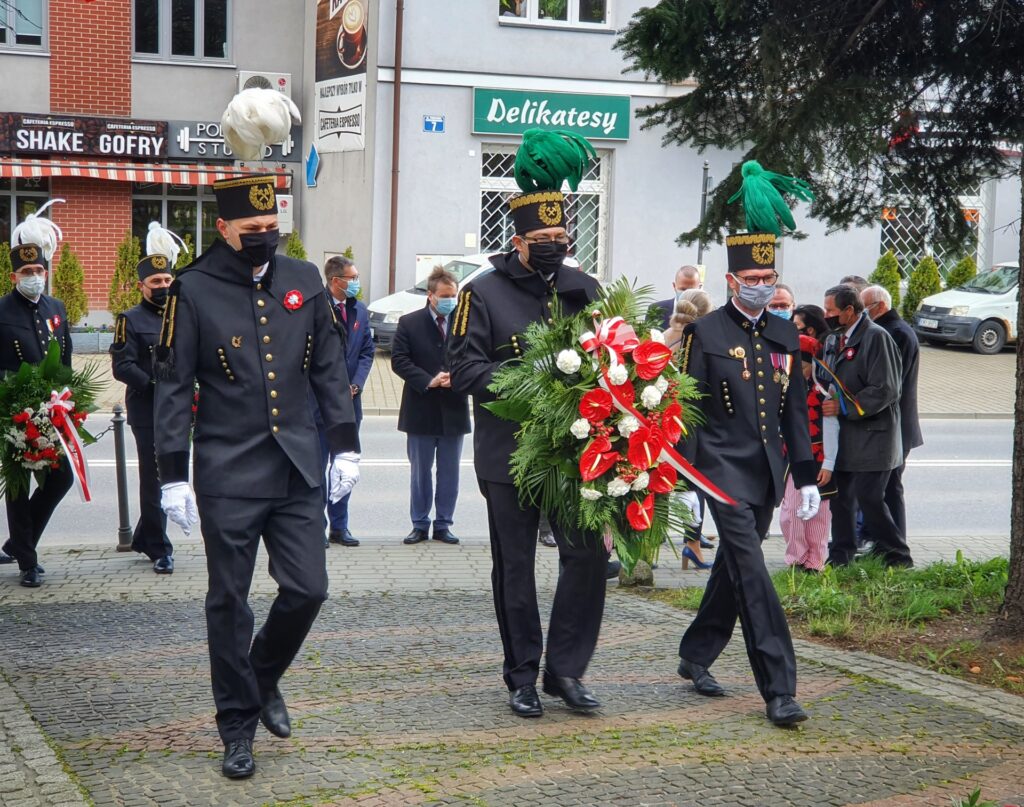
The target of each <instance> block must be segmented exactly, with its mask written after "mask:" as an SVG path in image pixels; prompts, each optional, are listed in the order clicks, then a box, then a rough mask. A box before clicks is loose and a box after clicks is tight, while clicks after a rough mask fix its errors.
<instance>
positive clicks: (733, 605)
mask: <svg viewBox="0 0 1024 807" xmlns="http://www.w3.org/2000/svg"><path fill="white" fill-rule="evenodd" d="M707 503H708V508H709V509H710V510H711V515H712V516H713V517H714V519H715V524H717V525H718V552H717V553H715V563H714V566H712V567H711V577H710V578H709V579H708V583H707V588H705V589H704V598H703V599H702V600H701V603H700V608H699V609H698V611H697V616H696V617H695V618H694V620H693V622H692V623H691V624H690V627H689V628H687V630H686V633H684V634H683V638H682V641H681V642H680V643H679V655H680V657H682V658H685V659H687V660H688V661H692V662H695V663H696V664H700V665H703V666H705V667H710V666H711V665H712V664H713V663H714V662H715V659H717V658H718V657H719V655H721V653H722V651H723V650H724V649H725V646H726V645H727V644H728V643H729V639H730V637H731V636H732V631H733V628H734V627H735V626H736V619H737V617H738V618H739V620H740V625H741V627H742V628H743V641H744V642H745V643H746V646H747V658H749V659H750V667H751V669H752V670H753V671H754V680H755V681H756V682H757V688H758V690H759V691H760V692H761V697H763V698H764V699H765V700H766V701H768V700H770V699H771V698H773V697H775V696H776V695H795V694H796V658H795V656H794V653H793V640H792V639H791V638H790V635H789V625H788V624H787V623H786V614H785V613H784V612H783V610H782V605H781V604H780V603H779V598H778V595H777V594H776V593H775V587H774V586H773V585H772V580H771V577H770V575H769V574H768V569H767V567H766V566H765V565H764V554H763V553H762V551H761V542H762V541H763V540H764V539H765V536H767V534H768V527H769V526H770V525H771V521H772V513H773V512H774V511H775V506H774V503H773V502H771V501H769V502H767V503H766V504H763V505H751V504H748V503H747V502H740V503H739V504H737V505H736V506H735V507H732V506H729V505H725V504H719V503H718V502H716V501H714V500H713V499H708V500H707Z"/></svg>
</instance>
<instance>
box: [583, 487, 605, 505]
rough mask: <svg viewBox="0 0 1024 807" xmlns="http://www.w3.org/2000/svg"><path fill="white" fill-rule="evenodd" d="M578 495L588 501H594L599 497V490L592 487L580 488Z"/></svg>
mask: <svg viewBox="0 0 1024 807" xmlns="http://www.w3.org/2000/svg"><path fill="white" fill-rule="evenodd" d="M580 496H581V497H582V498H584V499H586V500H587V501H588V502H596V501H597V500H598V499H600V498H601V491H599V490H595V489H594V488H580Z"/></svg>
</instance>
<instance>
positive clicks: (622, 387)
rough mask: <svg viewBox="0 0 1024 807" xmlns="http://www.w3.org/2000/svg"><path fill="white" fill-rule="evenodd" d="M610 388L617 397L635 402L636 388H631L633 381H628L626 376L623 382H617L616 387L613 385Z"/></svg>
mask: <svg viewBox="0 0 1024 807" xmlns="http://www.w3.org/2000/svg"><path fill="white" fill-rule="evenodd" d="M612 390H613V391H614V392H615V395H616V396H617V397H619V398H621V399H622V400H624V401H626V402H627V403H635V402H636V390H635V389H634V388H633V382H632V381H630V380H629V379H628V378H627V379H626V380H625V381H624V382H623V383H621V384H619V385H618V386H617V387H616V386H613V387H612Z"/></svg>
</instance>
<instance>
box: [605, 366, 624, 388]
mask: <svg viewBox="0 0 1024 807" xmlns="http://www.w3.org/2000/svg"><path fill="white" fill-rule="evenodd" d="M608 380H609V381H611V382H612V385H613V386H616V387H617V386H619V385H620V384H625V383H626V382H627V381H629V371H628V370H627V369H626V366H625V365H624V364H616V365H615V366H614V367H612V368H611V369H610V370H609V371H608Z"/></svg>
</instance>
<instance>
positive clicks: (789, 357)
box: [679, 163, 820, 726]
mask: <svg viewBox="0 0 1024 807" xmlns="http://www.w3.org/2000/svg"><path fill="white" fill-rule="evenodd" d="M749 165H750V163H748V164H747V165H745V166H744V175H745V176H746V175H747V166H749ZM753 165H754V166H756V172H754V173H759V172H760V171H761V168H760V166H759V165H757V163H754V164H753ZM746 185H747V180H744V186H745V187H746ZM776 195H778V193H777V191H776ZM779 201H780V203H782V202H781V199H780V200H779ZM746 203H747V197H746V196H744V204H745V206H746ZM746 212H747V221H748V226H750V224H749V223H750V220H751V215H750V213H751V211H750V210H749V209H748V210H747V211H746ZM787 212H788V211H787ZM772 216H773V218H772V222H773V223H774V214H772ZM775 226H776V227H778V225H777V224H776V225H775ZM775 238H776V236H775V233H772V232H748V233H744V234H740V235H731V236H728V237H727V238H726V246H727V248H728V261H729V275H728V285H729V289H730V291H731V292H732V294H733V298H732V299H731V300H729V301H728V302H727V303H726V304H725V305H723V306H722V307H721V308H718V309H717V310H715V311H712V312H711V313H710V314H708V315H707V316H706V317H703V318H702V319H699V320H697V321H696V322H695V323H693V325H692V326H691V327H690V328H689V330H688V331H687V333H686V335H685V336H684V341H683V370H684V371H685V372H686V373H688V374H689V375H691V376H692V377H693V378H694V379H695V380H696V381H697V384H698V388H699V389H700V391H701V392H702V393H704V395H705V397H704V398H702V399H701V400H700V402H699V404H698V405H699V407H700V409H701V411H702V413H703V415H704V419H705V421H704V425H703V426H702V427H701V428H700V429H698V430H697V432H696V434H695V436H694V437H693V438H691V439H689V440H687V442H686V444H685V449H684V453H685V454H686V456H687V459H690V460H691V461H692V462H694V464H695V465H696V467H697V468H698V469H699V470H700V471H701V472H702V473H703V474H705V476H707V477H708V478H709V479H710V480H711V481H712V482H714V483H715V484H716V485H717V486H718V487H719V488H721V489H722V490H723V491H725V492H726V493H727V494H729V495H730V496H731V497H732V498H734V499H736V500H737V501H736V504H735V505H728V504H722V503H719V502H717V501H715V500H713V499H711V498H708V500H707V501H708V505H709V508H710V510H711V514H712V516H713V517H714V519H715V523H716V524H717V525H718V535H719V549H718V552H717V553H716V555H715V562H714V566H713V567H712V569H711V577H710V579H709V580H708V584H707V587H706V588H705V590H704V598H703V599H702V600H701V604H700V609H699V610H698V612H697V616H696V617H695V618H694V620H693V622H692V623H691V624H690V627H689V628H688V629H687V631H686V633H685V634H684V635H683V638H682V641H681V642H680V645H679V656H680V659H681V661H680V664H679V674H680V675H681V676H682V677H684V678H688V679H690V680H692V681H693V684H694V687H695V688H696V690H697V691H698V692H699V693H701V694H702V695H722V694H724V690H723V689H722V687H721V686H720V685H719V684H718V682H717V681H716V680H715V679H714V678H713V677H712V675H711V673H710V672H709V671H708V667H710V666H711V665H712V664H713V663H714V661H715V659H717V658H718V656H719V655H720V654H721V652H722V651H723V650H724V649H725V646H726V645H727V644H728V642H729V639H730V637H731V636H732V632H733V628H734V627H735V625H736V619H737V618H739V621H740V624H741V626H742V628H743V639H744V642H745V643H746V648H747V657H748V658H749V660H750V666H751V668H752V669H753V672H754V679H755V681H756V683H757V688H758V690H759V691H760V693H761V696H762V697H763V698H764V700H765V703H766V704H767V709H766V711H767V715H768V718H769V719H770V720H771V721H772V722H773V723H774V724H775V725H778V726H789V725H792V724H794V723H798V722H800V721H802V720H805V719H806V718H807V715H806V714H805V713H804V711H803V710H802V709H801V708H800V705H799V704H798V703H797V702H796V701H795V700H794V696H795V695H796V659H795V656H794V652H793V642H792V639H791V638H790V634H789V626H788V625H787V623H786V616H785V613H784V612H783V610H782V606H781V604H780V603H779V598H778V596H777V594H776V593H775V588H774V586H773V585H772V581H771V577H770V576H769V574H768V570H767V568H766V567H765V563H764V555H763V554H762V551H761V542H762V541H763V540H764V539H765V538H766V537H767V535H768V527H769V526H770V524H771V520H772V513H773V512H774V510H775V508H776V507H777V506H778V504H779V502H780V501H781V500H782V496H783V493H784V492H785V487H784V479H785V476H784V475H785V472H786V466H787V465H788V466H789V468H790V472H791V473H792V474H793V479H794V484H795V485H796V487H797V488H798V489H799V490H800V493H801V495H802V496H803V502H802V504H801V507H800V509H799V510H798V511H797V514H798V515H799V516H801V517H803V518H809V517H811V516H812V515H813V514H814V513H816V512H817V509H818V504H819V502H820V497H819V495H818V489H817V487H816V485H815V479H816V476H817V468H816V466H815V463H814V460H813V455H812V453H811V443H810V437H809V431H808V420H807V393H806V388H805V386H804V379H803V373H802V372H801V370H800V366H801V365H800V354H799V339H798V336H797V331H796V328H795V327H794V326H793V324H792V323H790V322H787V321H786V320H783V319H782V318H781V317H776V316H772V315H771V314H769V313H768V311H767V305H768V303H769V302H770V301H771V299H772V297H773V295H774V293H775V283H776V281H777V280H778V274H777V273H776V272H775Z"/></svg>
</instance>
